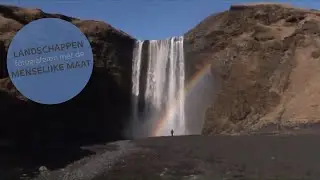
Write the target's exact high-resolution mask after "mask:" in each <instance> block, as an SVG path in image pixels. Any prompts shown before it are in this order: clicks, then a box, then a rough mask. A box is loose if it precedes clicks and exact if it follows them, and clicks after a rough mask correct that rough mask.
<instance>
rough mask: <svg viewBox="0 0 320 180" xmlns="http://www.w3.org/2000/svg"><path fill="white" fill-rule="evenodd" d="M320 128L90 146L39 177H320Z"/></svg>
mask: <svg viewBox="0 0 320 180" xmlns="http://www.w3.org/2000/svg"><path fill="white" fill-rule="evenodd" d="M309 132H311V131H309ZM318 132H320V131H312V133H309V134H308V133H300V134H299V135H289V136H288V135H276V136H274V135H251V136H245V135H242V136H213V137H206V136H181V137H178V136H177V137H157V138H147V139H139V140H135V141H119V142H115V143H111V144H107V145H99V146H92V147H87V148H85V149H87V151H89V150H90V151H95V152H96V154H95V155H91V156H88V157H85V158H83V159H81V160H80V161H76V162H74V163H72V164H69V165H68V166H67V167H65V168H62V169H57V170H52V171H48V172H44V173H42V175H39V176H38V177H37V178H35V179H37V180H45V179H46V180H162V179H163V180H197V179H199V180H311V179H312V180H313V179H314V180H319V179H320V133H318ZM59 155H61V156H62V154H56V156H59ZM70 155H71V154H70ZM2 172H3V171H2ZM1 180H2V179H1ZM9 180H11V179H9Z"/></svg>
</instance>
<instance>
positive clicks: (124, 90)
mask: <svg viewBox="0 0 320 180" xmlns="http://www.w3.org/2000/svg"><path fill="white" fill-rule="evenodd" d="M40 18H60V19H63V20H66V21H69V22H71V23H73V24H75V25H76V26H77V27H79V28H80V29H81V31H82V32H83V33H84V34H85V35H86V36H87V38H88V39H89V41H90V43H91V46H92V48H93V53H94V70H93V74H92V77H91V79H90V81H89V83H88V84H87V86H86V87H85V89H84V90H83V91H82V92H81V93H80V94H79V95H78V96H76V97H75V98H74V99H72V100H70V101H68V102H66V103H63V104H60V105H40V104H36V103H33V102H31V101H29V100H27V99H26V98H24V97H23V96H22V95H21V94H20V93H19V92H18V91H17V90H16V89H15V88H14V86H13V85H12V83H11V82H10V80H9V78H8V73H7V70H6V52H7V50H8V46H9V44H10V41H11V39H12V38H13V37H14V35H15V33H16V32H17V31H18V30H19V29H20V28H22V27H23V26H24V25H26V24H27V23H29V22H31V21H32V20H36V19H40ZM134 41H135V40H134V39H133V38H132V37H130V36H129V35H127V34H126V33H124V32H121V31H119V30H116V29H114V28H113V27H111V26H110V25H108V24H106V23H103V22H99V21H89V20H88V21H82V20H79V19H76V18H71V17H67V16H63V15H56V14H47V13H44V12H42V11H41V10H39V9H25V8H18V7H11V6H0V58H1V59H0V78H1V79H0V108H1V112H0V113H1V126H0V142H1V141H6V142H9V143H14V144H20V145H23V143H26V144H28V145H29V144H31V145H32V144H38V145H46V144H51V143H59V144H60V145H61V143H62V144H63V145H66V144H68V145H72V144H77V143H80V142H81V143H95V142H98V141H106V140H116V139H122V138H123V137H122V130H123V128H124V126H125V123H126V121H127V120H128V118H129V117H127V115H128V114H129V110H130V98H131V60H132V51H133V46H134Z"/></svg>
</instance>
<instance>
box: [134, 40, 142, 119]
mask: <svg viewBox="0 0 320 180" xmlns="http://www.w3.org/2000/svg"><path fill="white" fill-rule="evenodd" d="M142 45H143V41H140V40H138V41H137V42H136V46H135V49H134V52H133V53H134V54H133V58H134V59H133V63H132V94H133V100H132V117H133V121H134V124H135V121H137V119H138V117H137V112H138V97H139V93H140V88H139V87H140V67H141V54H142Z"/></svg>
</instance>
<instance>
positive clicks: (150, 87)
mask: <svg viewBox="0 0 320 180" xmlns="http://www.w3.org/2000/svg"><path fill="white" fill-rule="evenodd" d="M142 44H143V41H138V42H137V46H136V49H135V54H134V59H133V75H132V78H133V79H132V82H133V89H132V91H133V92H132V93H133V94H134V95H135V96H143V99H144V101H145V103H144V104H145V107H144V109H143V112H144V115H145V117H146V120H145V121H146V122H145V123H144V124H148V126H149V127H150V129H152V127H154V126H159V125H158V124H160V122H159V121H163V122H162V123H161V124H163V126H162V129H161V130H157V132H156V135H157V136H163V135H164V136H166V135H169V134H170V130H171V129H173V130H174V131H175V134H177V135H184V134H186V133H187V132H186V123H185V108H184V106H185V95H184V83H185V67H184V49H183V37H172V38H169V39H166V40H151V41H149V46H148V49H147V51H148V57H147V64H148V67H147V72H146V77H145V82H140V84H141V83H144V85H145V88H144V94H141V93H142V92H141V91H140V90H139V88H140V87H141V86H140V85H139V76H140V74H141V72H140V69H141V68H140V64H141V61H142V60H141V59H142V56H141V54H142V51H144V50H142ZM139 91H140V93H139ZM133 103H134V104H133V111H135V112H133V115H134V116H135V114H136V113H137V106H138V102H133ZM164 115H165V116H164ZM161 117H165V119H164V120H163V119H162V118H161ZM141 123H142V122H141ZM150 124H151V125H150ZM141 126H142V125H141ZM156 129H159V128H157V127H156ZM151 133H153V134H154V132H151ZM149 135H150V132H149Z"/></svg>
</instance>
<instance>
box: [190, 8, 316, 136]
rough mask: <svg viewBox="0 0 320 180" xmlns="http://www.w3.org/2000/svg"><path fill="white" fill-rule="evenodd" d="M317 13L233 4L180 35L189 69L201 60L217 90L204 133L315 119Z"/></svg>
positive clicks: (287, 124) (281, 124)
mask: <svg viewBox="0 0 320 180" xmlns="http://www.w3.org/2000/svg"><path fill="white" fill-rule="evenodd" d="M319 34H320V13H319V12H317V11H313V10H310V11H309V10H302V9H296V8H292V7H289V6H286V5H280V4H250V5H235V6H232V7H231V8H230V10H229V11H226V12H222V13H219V14H216V15H212V16H210V17H208V18H207V19H205V20H204V21H203V22H202V23H200V24H199V25H198V26H197V27H195V28H194V29H192V30H191V31H189V32H188V33H186V57H187V60H186V61H187V63H188V64H189V65H188V68H189V72H193V71H196V68H201V67H202V66H203V65H205V64H208V63H210V64H212V68H211V71H212V73H213V74H214V76H215V77H216V78H217V80H216V81H215V82H214V83H215V85H216V86H217V87H219V91H218V93H216V94H215V98H214V99H212V102H213V103H212V105H211V107H210V108H209V109H208V110H207V113H206V118H205V125H204V128H203V133H204V134H217V133H230V132H241V131H251V130H255V129H259V128H261V127H264V126H266V125H270V124H277V125H280V127H281V126H283V127H285V126H295V125H299V124H304V123H316V122H318V121H319V118H318V117H319V115H320V109H319V102H320V101H319V100H320V94H319V91H320V86H319V77H320V76H319V75H320V74H319V72H320V71H319V70H320V66H319V65H320V64H319V63H320V61H319V60H320V58H319V57H320V49H319V45H320V38H319Z"/></svg>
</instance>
